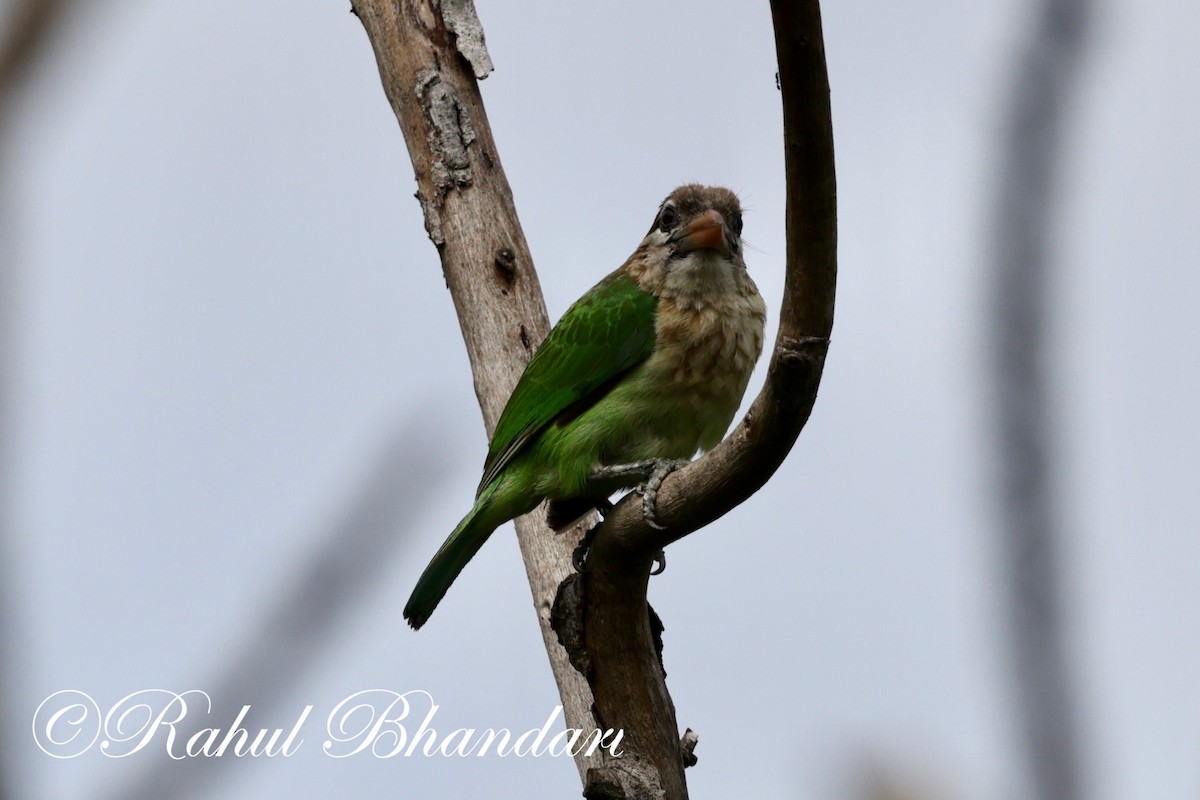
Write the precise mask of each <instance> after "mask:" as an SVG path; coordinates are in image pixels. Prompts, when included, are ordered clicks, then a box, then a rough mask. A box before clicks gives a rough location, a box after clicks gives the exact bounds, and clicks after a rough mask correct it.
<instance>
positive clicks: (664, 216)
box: [658, 206, 679, 233]
mask: <svg viewBox="0 0 1200 800" xmlns="http://www.w3.org/2000/svg"><path fill="white" fill-rule="evenodd" d="M678 224H679V212H678V211H676V210H675V206H667V207H666V208H664V209H663V210H662V213H661V214H659V215H658V227H659V228H660V229H661V230H662V232H663V233H666V232H667V231H669V230H671V229H672V228H674V227H675V226H676V225H678Z"/></svg>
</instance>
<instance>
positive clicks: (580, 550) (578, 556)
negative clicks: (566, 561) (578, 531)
mask: <svg viewBox="0 0 1200 800" xmlns="http://www.w3.org/2000/svg"><path fill="white" fill-rule="evenodd" d="M598 530H600V525H593V526H592V527H590V528H588V529H587V530H586V531H585V532H584V534H583V537H582V538H581V539H580V540H579V544H577V545H575V550H574V551H572V553H571V566H572V567H574V568H575V571H576V572H578V573H581V574H582V573H583V567H584V565H585V564H586V563H587V557H588V553H590V552H591V550H592V540H593V539H595V538H596V531H598Z"/></svg>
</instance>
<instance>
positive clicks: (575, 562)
mask: <svg viewBox="0 0 1200 800" xmlns="http://www.w3.org/2000/svg"><path fill="white" fill-rule="evenodd" d="M608 505H609V508H611V507H612V503H609V504H608ZM598 530H600V525H599V524H596V525H593V526H592V527H590V528H588V529H587V530H586V531H584V534H583V536H582V537H581V538H580V539H579V544H577V545H575V550H574V551H572V553H571V566H572V567H574V568H575V571H576V572H579V573H582V572H583V568H584V566H585V565H586V564H587V557H588V554H589V553H591V552H592V541H593V540H594V539H595V538H596V531H598Z"/></svg>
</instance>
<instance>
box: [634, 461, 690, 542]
mask: <svg viewBox="0 0 1200 800" xmlns="http://www.w3.org/2000/svg"><path fill="white" fill-rule="evenodd" d="M687 463H689V462H688V461H687V460H686V459H684V460H679V461H667V460H663V461H655V462H654V464H653V468H652V469H651V471H650V477H648V478H647V479H646V482H645V483H644V484H642V485H641V486H639V487H638V489H637V490H638V493H639V494H641V496H642V519H644V520H646V524H647V525H649V526H650V527H651V528H654V529H655V530H656V531H662V530H666V527H665V526H664V525H662V524H660V523H659V521H658V514H657V510H658V509H657V501H658V487H660V486H662V482H663V480H664V479H665V478H666V477H667V476H668V475H670V474H671V473H672V472H674V471H675V470H677V469H679V468H680V467H682V466H684V465H685V464H687Z"/></svg>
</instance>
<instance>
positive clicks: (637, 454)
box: [404, 184, 766, 628]
mask: <svg viewBox="0 0 1200 800" xmlns="http://www.w3.org/2000/svg"><path fill="white" fill-rule="evenodd" d="M765 320H766V305H765V304H764V303H763V299H762V297H761V296H760V295H759V293H758V289H757V288H756V287H755V285H754V281H753V280H751V278H750V275H749V274H748V273H747V271H746V263H745V261H744V260H743V258H742V211H741V205H740V204H739V202H738V199H737V196H736V195H735V194H734V193H733V192H731V191H729V190H728V189H723V188H719V187H707V186H698V185H694V184H692V185H688V186H681V187H679V188H678V189H676V190H675V191H673V192H671V194H670V196H669V197H667V199H666V200H664V201H663V203H662V205H661V206H660V207H659V209H658V214H657V215H656V216H655V218H654V225H653V226H652V227H651V228H650V232H649V233H647V234H646V238H644V239H642V243H641V244H640V245H638V248H637V250H635V251H634V252H633V255H632V256H630V257H629V260H628V261H626V262H625V263H624V264H623V265H622V266H621V268H620V269H618V270H617V271H615V272H613V273H612V274H610V275H609V276H608V277H606V278H604V280H602V281H600V282H599V283H598V284H596V285H595V286H594V287H593V288H592V289H591V290H590V291H589V292H588V293H587V294H585V295H584V296H583V297H582V298H580V299H579V300H578V301H577V302H576V303H575V304H574V305H573V306H571V307H570V308H569V309H568V310H567V313H566V314H564V315H563V317H562V319H561V320H559V322H558V324H557V325H555V326H554V329H553V330H551V331H550V335H549V336H547V337H546V341H545V342H543V343H542V346H541V347H540V348H539V349H538V351H537V352H536V353H535V354H534V356H533V358H532V359H530V361H529V365H528V366H527V367H526V368H525V372H524V373H523V374H522V375H521V379H520V380H519V381H518V382H517V387H516V389H514V390H513V393H512V396H511V397H510V398H509V399H508V404H507V405H506V406H505V407H504V411H503V412H502V413H501V415H500V420H499V421H498V422H497V423H496V431H495V434H494V436H493V437H492V443H491V447H490V448H489V449H488V454H487V460H486V462H485V463H484V466H483V480H481V481H480V483H479V490H478V492H477V493H476V498H475V506H474V507H473V508H472V509H471V511H470V513H468V514H467V516H466V517H464V518H463V520H462V522H460V523H458V527H457V528H455V529H454V532H453V533H451V534H450V536H449V538H447V539H446V541H445V543H444V544H443V545H442V546H441V548H440V549H439V550H438V551H437V553H436V554H435V555H434V557H433V560H432V561H431V562H430V563H429V566H428V567H426V568H425V572H424V573H423V574H422V575H421V578H420V580H419V581H417V586H416V588H415V589H413V593H412V597H410V598H409V600H408V604H407V605H406V606H405V607H404V618H405V619H407V620H408V622H409V624H410V625H412V626H413V627H414V628H419V627H421V626H422V625H424V624H425V622H426V621H427V620H428V619H429V615H430V614H432V613H433V610H434V608H436V607H437V604H438V603H439V602H440V601H441V599H442V597H444V596H445V594H446V590H447V589H449V588H450V584H451V583H453V582H454V579H455V578H457V577H458V574H459V573H460V572H461V571H462V570H463V567H465V566H466V565H467V562H468V561H470V560H471V558H472V557H473V556H474V555H475V553H477V552H478V551H479V548H480V547H481V546H483V543H484V542H485V541H487V538H488V537H489V536H490V535H491V534H492V531H494V530H495V529H496V528H497V527H499V526H500V525H502V524H504V523H505V522H507V521H508V520H510V519H513V518H514V517H518V516H520V515H522V514H527V513H529V512H530V511H532V510H533V509H534V508H536V507H537V506H538V504H539V503H541V502H542V500H544V499H549V500H550V504H549V507H548V510H547V518H548V521H549V522H550V524H551V526H552V527H555V528H561V527H564V526H566V525H567V524H569V523H571V522H573V521H574V520H575V519H577V518H578V517H579V516H581V515H582V514H583V513H584V512H586V511H587V510H589V509H591V508H594V507H603V506H604V505H605V503H606V499H607V498H608V497H609V495H611V494H613V493H614V492H617V491H620V490H622V489H627V488H629V487H631V486H634V485H636V484H637V483H639V482H640V481H643V480H647V479H649V481H648V483H650V484H652V485H654V486H657V483H658V482H660V481H661V480H662V477H663V475H665V474H666V473H667V472H668V471H669V470H670V469H672V468H674V467H675V466H677V465H678V464H679V463H680V461H681V460H685V459H690V458H691V457H692V456H694V455H695V454H696V452H697V451H699V450H709V449H711V448H712V447H714V446H715V445H716V444H717V443H718V442H719V441H720V440H721V437H722V436H724V434H725V431H726V430H727V429H728V428H729V423H730V422H731V421H732V420H733V416H734V414H735V413H736V412H737V408H738V405H739V404H740V403H741V401H742V395H743V394H745V392H746V384H747V383H748V382H749V380H750V373H751V372H752V371H753V369H754V363H755V362H756V361H757V360H758V357H759V355H760V354H761V352H762V345H763V325H764V322H765ZM643 511H644V513H645V514H646V515H647V520H648V521H649V522H651V524H656V523H655V520H654V516H653V515H654V504H653V498H652V497H650V496H647V497H646V498H645V501H644V504H643Z"/></svg>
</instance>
